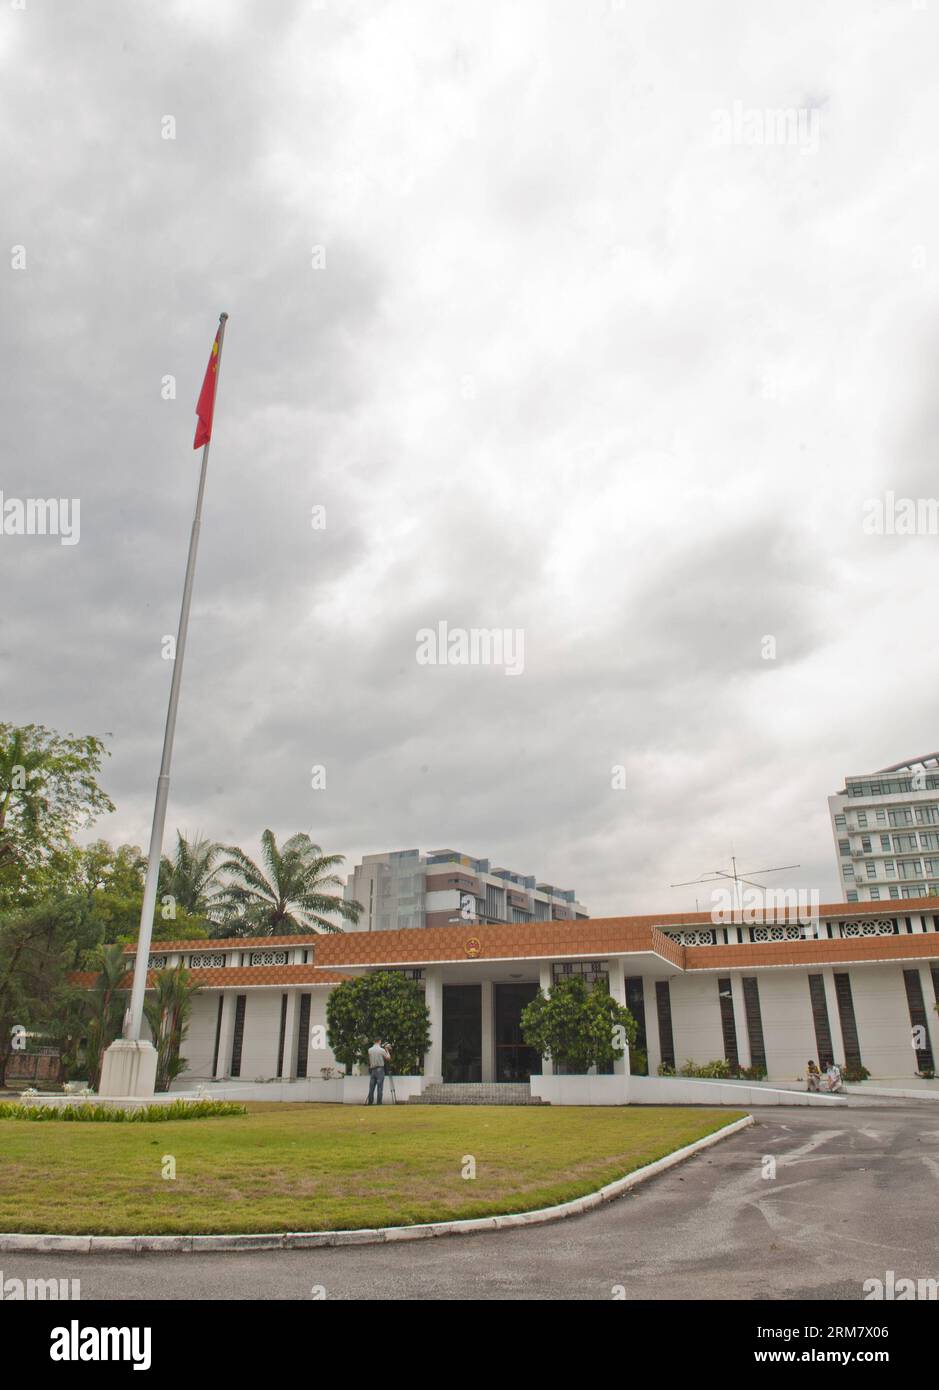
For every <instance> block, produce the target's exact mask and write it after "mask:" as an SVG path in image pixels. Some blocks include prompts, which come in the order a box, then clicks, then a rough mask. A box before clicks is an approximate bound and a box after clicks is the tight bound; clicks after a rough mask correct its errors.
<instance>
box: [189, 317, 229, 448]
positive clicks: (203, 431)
mask: <svg viewBox="0 0 939 1390" xmlns="http://www.w3.org/2000/svg"><path fill="white" fill-rule="evenodd" d="M221 331H222V330H221V329H219V330H218V333H216V335H215V342H214V343H213V344H212V352H211V354H210V356H209V365H208V366H207V367H206V369H205V380H204V381H203V383H202V390H201V391H200V392H199V399H198V400H197V401H196V415H197V417H198V421H199V423H198V424H197V425H196V437H195V439H194V440H193V441H192V447H193V448H194V449H198V448H201V446H202V445H203V444H208V442H209V440H210V439H211V438H212V416H213V415H214V414H215V384H216V382H217V380H218V336H219V333H221Z"/></svg>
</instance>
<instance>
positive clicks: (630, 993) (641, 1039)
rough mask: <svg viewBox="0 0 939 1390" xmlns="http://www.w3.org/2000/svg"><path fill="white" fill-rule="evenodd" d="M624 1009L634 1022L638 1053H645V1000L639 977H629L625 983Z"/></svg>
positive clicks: (635, 1044) (640, 977)
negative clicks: (625, 1008)
mask: <svg viewBox="0 0 939 1390" xmlns="http://www.w3.org/2000/svg"><path fill="white" fill-rule="evenodd" d="M626 1007H627V1009H628V1010H629V1012H630V1013H631V1014H632V1016H633V1018H634V1019H635V1020H636V1025H637V1027H636V1041H635V1043H634V1044H633V1046H634V1047H635V1048H637V1049H638V1050H639V1051H640V1052H645V1051H646V1000H645V991H644V989H643V984H642V976H641V975H630V976H629V978H628V979H627V981H626Z"/></svg>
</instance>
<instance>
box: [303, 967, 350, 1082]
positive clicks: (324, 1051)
mask: <svg viewBox="0 0 939 1390" xmlns="http://www.w3.org/2000/svg"><path fill="white" fill-rule="evenodd" d="M309 993H310V1028H311V1030H312V1029H314V1028H320V1029H322V1035H321V1037H320V1035H319V1034H314V1038H313V1039H311V1041H310V1046H309V1051H308V1053H307V1064H306V1074H307V1076H309V1077H313V1078H319V1074H320V1069H321V1068H322V1067H334V1068H336V1069H337V1070H345V1068H343V1067H342V1066H341V1064H340V1063H339V1062H337V1061H336V1058H335V1055H334V1054H333V1050H332V1048H331V1047H330V1046H329V1044H328V1042H327V1041H326V1002H327V1000H328V999H329V995H330V991H329V990H328V989H324V988H323V986H322V985H320V986H319V987H318V988H317V989H311V990H310V991H309ZM314 1039H315V1040H316V1041H318V1042H319V1041H321V1042H322V1046H316V1047H314V1045H313V1042H314Z"/></svg>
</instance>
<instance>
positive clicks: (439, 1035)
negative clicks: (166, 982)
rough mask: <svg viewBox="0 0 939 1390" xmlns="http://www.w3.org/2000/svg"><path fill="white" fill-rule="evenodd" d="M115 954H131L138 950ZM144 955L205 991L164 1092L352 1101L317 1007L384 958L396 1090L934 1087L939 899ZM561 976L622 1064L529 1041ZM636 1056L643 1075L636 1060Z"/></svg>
mask: <svg viewBox="0 0 939 1390" xmlns="http://www.w3.org/2000/svg"><path fill="white" fill-rule="evenodd" d="M734 916H736V918H737V920H736V921H734V920H732V919H733V917H734ZM127 954H128V967H131V966H132V964H133V956H134V947H133V946H129V947H128V948H127ZM149 964H150V966H151V968H152V969H158V968H162V967H165V966H175V965H184V966H185V967H186V968H187V969H188V970H189V971H191V973H192V976H193V978H194V979H195V981H196V982H197V983H198V984H199V985H200V986H201V990H200V993H199V994H198V995H197V996H196V997H195V1000H194V1006H193V1011H192V1017H191V1022H190V1027H189V1033H188V1036H187V1038H186V1040H185V1043H184V1045H183V1053H184V1056H185V1057H186V1058H187V1066H186V1070H185V1071H184V1072H183V1074H182V1075H181V1077H180V1078H179V1079H178V1080H177V1081H176V1082H175V1083H174V1089H175V1090H192V1089H193V1087H194V1086H196V1085H197V1084H198V1083H199V1082H206V1083H209V1084H212V1083H215V1084H217V1083H226V1082H227V1083H238V1084H239V1085H240V1086H244V1085H245V1083H257V1089H256V1090H252V1091H251V1095H252V1097H255V1096H257V1097H258V1098H269V1099H284V1100H344V1101H350V1102H351V1101H360V1100H362V1099H364V1094H365V1086H366V1084H367V1078H366V1076H365V1075H364V1074H362V1075H357V1076H355V1077H352V1078H346V1079H345V1080H343V1079H341V1077H340V1073H341V1068H340V1067H339V1064H338V1063H337V1061H336V1058H335V1057H334V1055H333V1053H332V1052H331V1050H330V1048H329V1045H328V1040H327V1036H326V1002H327V1000H328V997H329V994H330V991H331V990H332V989H334V988H335V987H336V985H337V984H339V983H340V982H341V981H343V980H345V979H349V978H351V977H354V976H359V975H365V974H369V973H372V972H374V971H379V970H393V971H399V972H401V973H402V974H404V975H405V976H406V977H407V978H408V979H411V980H414V981H415V982H416V983H417V984H418V985H419V987H420V988H421V989H422V990H423V992H424V996H425V999H426V1002H427V1007H428V1011H429V1018H430V1046H429V1048H428V1051H427V1053H426V1054H425V1056H424V1059H423V1069H422V1074H421V1075H420V1076H413V1077H404V1076H401V1077H396V1085H397V1093H398V1099H399V1100H401V1099H415V1100H422V1099H446V1098H447V1097H448V1096H449V1097H451V1098H453V1097H456V1096H458V1095H460V1094H461V1091H462V1094H463V1095H466V1096H469V1097H470V1098H472V1095H473V1094H476V1095H477V1096H479V1097H484V1098H485V1099H487V1100H489V1099H498V1098H499V1095H500V1094H502V1092H500V1091H499V1088H500V1087H508V1088H511V1091H506V1092H505V1093H504V1094H505V1095H506V1096H507V1097H508V1096H509V1094H511V1096H512V1098H514V1099H518V1098H520V1097H522V1098H531V1099H532V1100H541V1101H545V1100H548V1101H551V1102H554V1103H577V1104H584V1103H590V1104H594V1103H613V1104H624V1103H627V1102H628V1101H629V1100H640V1099H641V1100H647V1101H654V1102H655V1103H663V1102H667V1101H668V1100H669V1099H673V1100H675V1101H679V1100H681V1101H684V1100H687V1099H688V1097H687V1096H686V1095H685V1094H684V1091H685V1090H687V1089H688V1087H689V1086H691V1085H695V1086H705V1085H706V1084H708V1083H704V1082H694V1083H691V1082H686V1081H682V1080H681V1079H678V1078H673V1077H667V1076H666V1077H662V1076H660V1069H661V1070H662V1071H664V1072H665V1073H666V1074H667V1073H669V1072H671V1071H680V1069H681V1067H682V1064H683V1063H685V1062H686V1061H693V1062H695V1063H704V1062H709V1061H713V1060H715V1059H724V1060H725V1061H726V1062H727V1064H728V1067H729V1069H730V1070H731V1072H732V1073H736V1072H738V1071H740V1070H742V1069H744V1068H747V1069H751V1070H750V1073H749V1074H750V1076H751V1077H753V1078H759V1077H762V1076H764V1075H765V1078H766V1080H767V1082H768V1083H769V1084H772V1083H773V1082H778V1083H779V1084H780V1085H786V1084H789V1085H790V1086H792V1085H793V1084H794V1083H798V1082H799V1081H800V1079H801V1078H804V1076H805V1068H806V1060H807V1059H809V1058H811V1059H813V1060H815V1061H817V1062H819V1063H820V1064H822V1065H823V1066H824V1065H825V1064H827V1063H828V1062H830V1061H832V1060H833V1061H835V1062H837V1063H838V1064H839V1065H840V1066H841V1067H842V1068H848V1069H849V1070H852V1069H853V1070H854V1071H855V1072H856V1073H857V1074H862V1073H861V1072H860V1069H861V1068H864V1069H866V1071H867V1072H869V1074H870V1076H871V1078H873V1079H875V1080H876V1079H878V1078H879V1079H882V1080H884V1081H886V1082H887V1084H889V1085H891V1086H893V1087H895V1088H903V1087H913V1088H916V1087H923V1086H929V1085H930V1084H932V1083H931V1082H930V1081H929V1080H928V1079H927V1078H928V1077H929V1076H930V1075H931V1074H932V1073H933V1071H934V1068H935V1062H936V1056H937V1050H939V1016H937V1013H936V1001H937V991H939V896H937V897H924V898H920V899H909V900H906V901H903V902H880V903H876V902H868V903H836V904H830V905H827V906H819V907H817V908H814V909H813V913H812V915H811V917H807V916H806V914H805V913H804V911H802V909H801V908H798V907H796V908H792V909H783V910H782V911H779V910H777V911H775V912H766V913H765V914H760V913H758V912H757V913H748V914H741V913H737V914H724V915H723V917H722V920H721V922H720V924H718V923H717V922H716V921H715V920H714V918H713V917H712V916H711V915H708V914H706V913H684V914H668V913H663V914H657V915H651V916H643V917H606V918H589V919H577V918H574V919H570V918H567V919H565V918H552V919H548V920H541V921H537V920H536V921H526V922H516V923H512V922H505V921H486V920H483V919H482V918H481V917H480V918H477V919H475V920H472V921H467V920H462V919H460V920H458V921H456V922H449V921H448V922H446V923H444V924H440V925H428V926H426V927H425V928H424V929H423V930H420V931H415V930H413V929H409V928H398V929H396V930H386V931H371V932H369V931H364V930H363V931H349V932H341V933H336V934H330V935H315V936H314V935H309V936H285V937H266V938H259V939H255V940H252V939H245V938H234V939H230V940H217V941H188V942H187V941H169V942H159V943H154V947H153V950H152V952H151V955H150V961H149ZM571 976H581V977H582V978H583V979H585V981H586V982H587V983H588V984H594V983H596V982H598V981H602V982H603V984H604V985H605V986H606V987H608V988H609V990H610V992H611V994H612V995H613V997H614V998H616V999H617V1000H619V1001H620V1002H621V1003H623V1004H625V1005H626V1006H627V1007H628V1008H629V1010H630V1011H631V1013H632V1014H633V1016H634V1017H635V1019H636V1021H637V1024H638V1036H637V1038H636V1042H635V1045H634V1050H633V1055H632V1059H631V1058H630V1056H629V1054H628V1053H627V1055H626V1056H624V1057H623V1058H622V1059H621V1060H620V1061H617V1062H616V1063H614V1064H613V1066H612V1068H611V1071H610V1073H609V1074H608V1075H602V1076H596V1077H594V1076H590V1077H570V1076H565V1075H562V1074H561V1073H560V1069H559V1068H556V1067H555V1066H554V1065H553V1064H552V1062H551V1061H550V1060H549V1059H546V1058H542V1057H541V1056H540V1055H538V1054H537V1053H536V1052H535V1051H534V1050H533V1049H532V1048H530V1047H528V1046H527V1045H526V1044H525V1041H524V1038H523V1037H522V1031H521V1026H520V1015H521V1011H522V1009H523V1008H524V1007H525V1005H526V1004H527V1003H528V1002H529V1001H530V1000H531V999H532V998H534V996H535V995H536V993H537V992H538V991H539V990H547V989H549V988H550V987H551V986H552V985H553V984H554V983H556V982H557V981H559V980H563V979H566V978H570V977H571ZM73 978H74V979H75V982H76V983H81V984H85V985H87V986H89V987H90V986H91V985H92V984H93V983H94V979H95V977H94V976H93V975H87V974H86V975H78V976H75V977H73ZM125 984H126V986H127V987H129V984H130V976H129V975H128V977H127V979H126V981H125ZM390 1041H391V1042H392V1044H393V1039H391V1040H390ZM643 1054H644V1057H645V1058H647V1071H648V1075H647V1076H646V1075H639V1074H637V1072H638V1068H637V1065H635V1064H639V1066H641V1064H642V1060H643ZM363 1062H364V1059H363ZM631 1062H632V1063H633V1064H634V1065H631ZM357 1071H361V1072H363V1073H364V1067H362V1068H357ZM735 1087H736V1088H737V1089H734V1088H735ZM451 1088H458V1089H451ZM467 1088H468V1089H467ZM474 1088H476V1089H475V1091H474ZM212 1089H213V1091H215V1085H214V1084H213V1085H212ZM717 1091H720V1092H722V1093H723V1092H725V1091H727V1092H733V1095H735V1096H736V1097H737V1098H738V1099H744V1091H743V1086H742V1083H740V1082H736V1083H734V1082H729V1083H726V1084H724V1085H721V1086H713V1087H712V1094H710V1095H709V1096H708V1097H702V1099H704V1101H705V1103H706V1101H707V1099H715V1100H716V1099H718V1097H717V1094H716V1093H717ZM217 1093H221V1088H219V1091H218V1092H217ZM761 1094H762V1093H761ZM766 1094H768V1092H767V1093H766ZM776 1094H777V1095H782V1094H783V1092H781V1091H779V1092H776ZM786 1094H788V1095H789V1096H790V1098H791V1092H788V1093H786ZM726 1098H727V1099H732V1096H727V1097H726ZM806 1099H813V1100H814V1099H815V1098H814V1097H811V1098H809V1097H807V1098H806ZM824 1100H825V1103H828V1104H836V1103H837V1102H836V1101H833V1100H829V1099H828V1098H824Z"/></svg>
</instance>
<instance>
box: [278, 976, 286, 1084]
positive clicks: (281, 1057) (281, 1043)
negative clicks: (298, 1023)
mask: <svg viewBox="0 0 939 1390" xmlns="http://www.w3.org/2000/svg"><path fill="white" fill-rule="evenodd" d="M286 1037H287V996H286V994H282V995H281V996H280V1031H279V1033H278V1036H277V1075H278V1076H283V1074H284V1042H285V1041H286Z"/></svg>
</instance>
